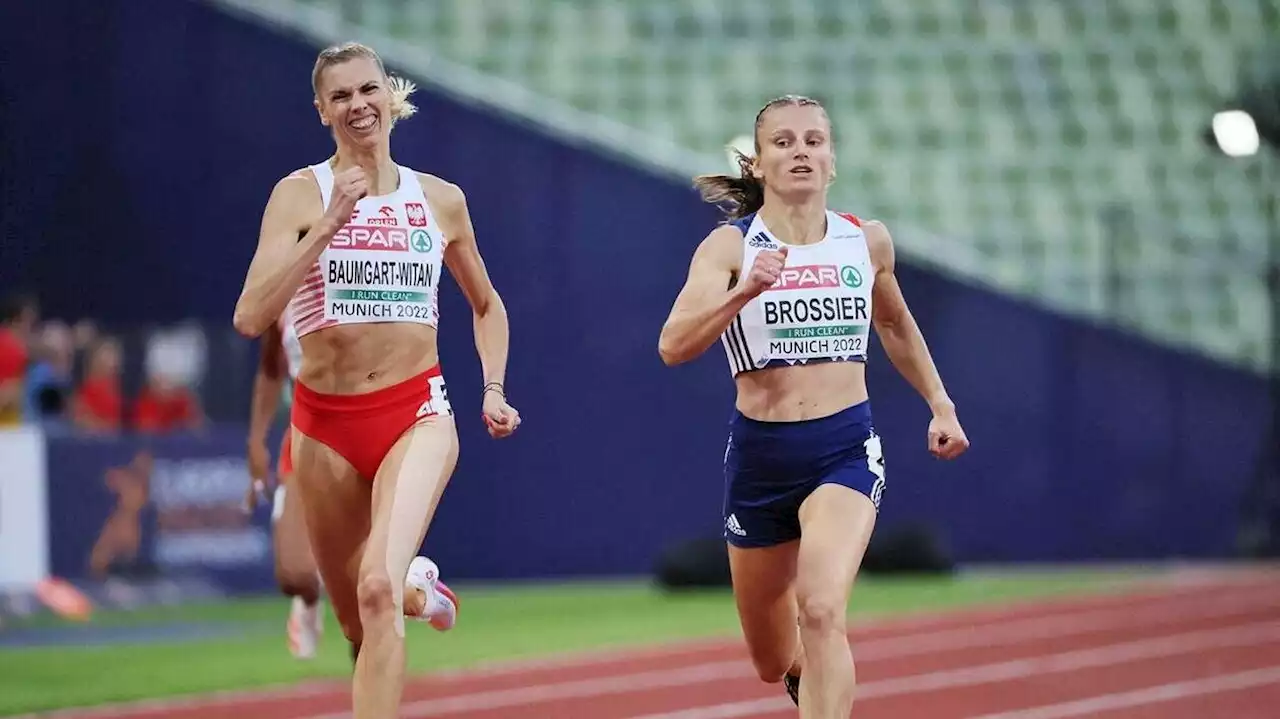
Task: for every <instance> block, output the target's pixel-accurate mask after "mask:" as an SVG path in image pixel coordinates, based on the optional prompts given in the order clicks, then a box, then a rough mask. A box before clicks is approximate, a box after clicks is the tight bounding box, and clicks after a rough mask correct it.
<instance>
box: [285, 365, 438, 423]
mask: <svg viewBox="0 0 1280 719" xmlns="http://www.w3.org/2000/svg"><path fill="white" fill-rule="evenodd" d="M443 374H444V372H443V371H442V370H441V369H440V365H438V364H437V365H434V366H433V367H431V369H428V370H427V371H425V372H421V373H419V374H416V375H414V376H412V377H410V378H408V379H406V380H404V381H403V382H398V383H396V384H393V385H391V386H389V387H383V388H382V389H377V390H374V391H372V392H365V393H363V394H325V393H322V392H317V391H315V390H313V389H311V388H310V387H307V386H306V385H304V384H303V383H302V382H301V380H299V381H298V382H294V384H293V401H294V403H295V405H296V404H299V403H301V404H303V405H305V406H306V408H307V409H308V410H310V411H311V412H323V413H326V414H327V413H330V412H334V413H340V414H344V415H352V414H357V415H365V414H378V413H381V412H384V411H386V410H387V409H390V408H394V407H398V406H400V405H403V404H404V403H406V402H409V403H413V402H415V401H421V398H422V396H423V388H424V387H426V386H427V385H428V381H429V380H430V379H431V378H432V377H440V376H441V375H443Z"/></svg>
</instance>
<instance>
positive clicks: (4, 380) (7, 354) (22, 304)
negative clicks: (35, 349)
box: [0, 295, 39, 427]
mask: <svg viewBox="0 0 1280 719" xmlns="http://www.w3.org/2000/svg"><path fill="white" fill-rule="evenodd" d="M38 316H39V308H38V306H37V305H36V302H35V300H34V299H32V298H30V297H26V296H21V295H15V296H13V297H8V298H6V299H5V300H4V302H3V303H0V427H13V426H16V425H19V424H21V423H22V406H23V403H24V402H25V399H26V396H25V394H24V392H23V388H24V386H25V379H26V375H27V359H28V356H27V342H28V339H29V338H30V336H31V332H32V330H33V329H34V328H35V324H36V319H37V317H38Z"/></svg>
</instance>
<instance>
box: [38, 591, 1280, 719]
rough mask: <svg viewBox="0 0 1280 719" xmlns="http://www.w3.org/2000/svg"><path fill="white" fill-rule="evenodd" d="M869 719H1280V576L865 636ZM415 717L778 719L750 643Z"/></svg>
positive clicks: (492, 689) (897, 627)
mask: <svg viewBox="0 0 1280 719" xmlns="http://www.w3.org/2000/svg"><path fill="white" fill-rule="evenodd" d="M850 635H851V637H852V638H853V640H854V641H853V646H854V652H855V658H856V660H857V668H858V683H859V684H858V686H859V689H858V694H859V700H858V701H857V703H856V704H855V711H854V715H855V716H857V717H858V718H859V719H876V718H877V717H881V718H888V717H893V718H894V719H910V718H912V717H922V718H925V719H959V718H962V717H965V718H971V719H976V718H979V717H981V718H982V719H1058V718H1059V717H1091V718H1093V719H1138V718H1148V717H1149V718H1154V717H1160V719H1184V718H1186V719H1190V718H1192V717H1195V718H1196V719H1213V718H1216V717H1230V718H1231V719H1249V718H1250V717H1258V718H1261V717H1264V716H1267V717H1270V716H1276V713H1275V712H1276V707H1278V706H1280V573H1275V572H1272V573H1262V572H1251V573H1237V574H1231V575H1220V576H1215V577H1213V578H1199V579H1196V580H1195V581H1187V582H1183V583H1176V584H1169V583H1166V584H1162V585H1161V586H1158V587H1154V588H1148V589H1145V590H1143V591H1141V592H1133V593H1127V594H1124V595H1119V596H1103V597H1090V598H1084V599H1072V600H1065V601H1052V602H1035V603H1030V604H1020V605H1013V606H1007V607H1001V608H999V609H981V610H975V611H963V612H952V613H947V614H939V615H933V616H929V617H924V618H915V619H910V620H898V621H880V622H874V623H869V624H866V625H860V626H856V627H854V628H853V629H852V631H851V633H850ZM349 696H350V693H349V687H348V686H347V685H346V684H345V683H335V684H328V683H326V684H312V685H306V686H297V687H288V688H284V689H276V690H270V691H261V692H242V693H236V694H231V695H220V696H211V697H195V698H183V699H177V700H172V701H158V702H152V703H148V704H132V705H120V706H113V707H101V708H98V709H93V710H84V711H76V712H59V713H57V716H60V717H65V718H66V719H72V718H75V719H90V718H93V719H107V718H108V717H109V718H111V719H154V718H157V717H161V716H163V717H167V718H170V719H213V718H214V717H233V718H234V719H268V718H269V719H342V718H343V717H349V716H350V714H349V706H350V704H349V702H350V699H349ZM400 716H401V717H405V718H406V719H408V718H411V717H422V718H425V717H442V718H446V717H447V718H448V719H496V718H497V717H503V718H504V719H534V718H538V719H543V718H555V719H728V718H730V717H748V718H750V719H775V718H781V717H788V716H791V717H794V716H796V710H795V707H794V706H793V705H792V704H791V702H790V700H788V699H787V698H786V696H785V693H784V692H783V691H782V687H781V685H768V684H763V683H762V682H760V681H759V680H757V679H756V678H755V676H754V674H753V671H752V669H751V666H750V664H749V663H748V662H747V661H746V655H745V653H744V650H743V648H742V646H741V644H740V643H738V642H701V643H695V644H681V645H673V646H670V647H662V648H657V649H645V650H639V651H634V652H613V653H607V654H605V653H601V654H594V655H589V656H580V657H577V658H568V659H556V660H549V661H545V662H540V663H526V664H522V665H507V666H499V667H492V668H489V669H484V670H476V671H469V672H453V673H447V674H435V675H431V676H424V677H419V678H416V679H414V680H413V681H412V682H411V683H410V685H409V686H408V687H407V688H406V690H405V697H404V703H403V705H402V708H401V713H400Z"/></svg>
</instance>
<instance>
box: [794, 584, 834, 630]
mask: <svg viewBox="0 0 1280 719" xmlns="http://www.w3.org/2000/svg"><path fill="white" fill-rule="evenodd" d="M796 599H797V600H798V601H799V604H800V629H801V630H802V631H804V632H811V633H817V634H827V633H832V632H834V633H839V634H843V633H844V630H845V612H846V610H847V607H846V605H845V602H844V601H843V598H842V597H841V595H840V592H839V591H837V590H835V589H826V588H823V589H815V590H814V591H811V592H797V596H796Z"/></svg>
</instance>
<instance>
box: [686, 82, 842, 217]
mask: <svg viewBox="0 0 1280 719" xmlns="http://www.w3.org/2000/svg"><path fill="white" fill-rule="evenodd" d="M781 105H799V106H802V107H803V106H806V105H815V106H817V107H819V108H821V107H822V103H820V102H818V101H817V100H814V99H812V98H808V97H804V96H802V95H783V96H782V97H776V98H774V99H772V100H770V101H769V102H767V103H765V105H764V107H762V108H760V112H757V113H756V124H755V131H754V133H753V134H754V135H755V146H756V154H757V155H759V154H760V120H761V119H762V118H764V113H765V112H766V111H767V110H769V109H770V108H774V107H779V106H781ZM823 111H824V112H825V109H824V110H823ZM733 154H734V156H735V159H736V160H737V162H738V177H733V176H732V175H698V176H697V177H695V178H693V186H694V187H696V188H698V192H699V193H701V194H702V200H703V202H709V203H711V204H713V205H722V206H724V210H725V215H726V216H727V217H728V218H729V220H730V221H731V222H732V221H733V220H740V219H742V218H744V217H746V216H747V215H750V214H751V213H753V212H758V211H759V210H760V208H761V207H764V180H761V179H760V178H758V177H756V176H755V175H754V174H752V172H751V170H752V168H753V167H754V165H755V161H754V160H753V159H752V158H750V157H748V156H746V155H744V154H742V151H741V150H738V149H737V148H734V150H733Z"/></svg>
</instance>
